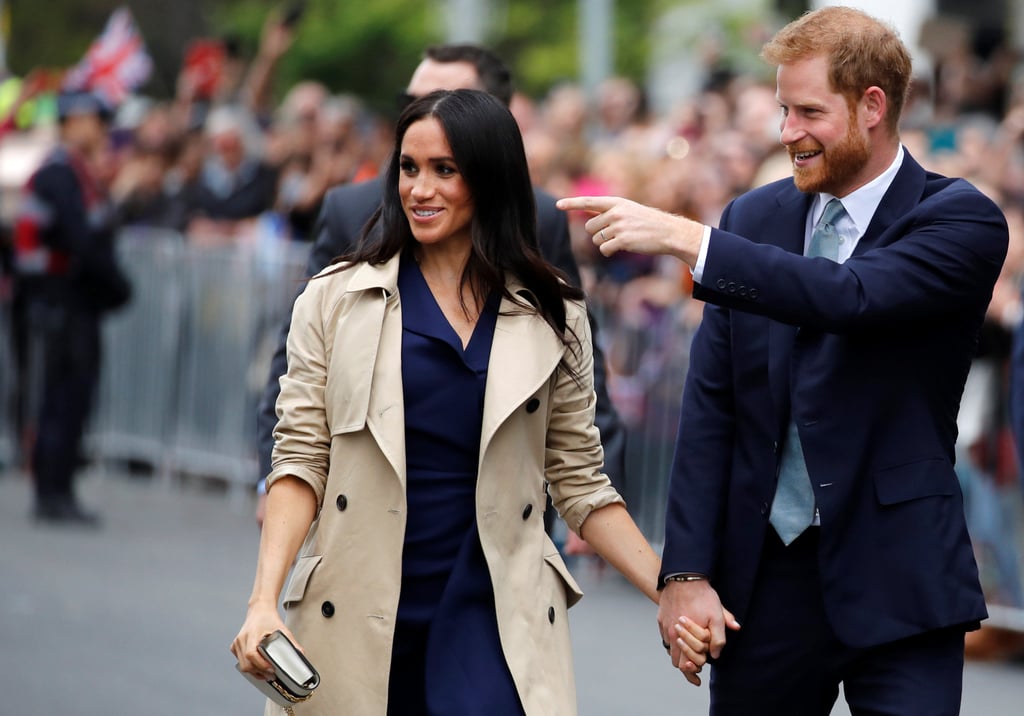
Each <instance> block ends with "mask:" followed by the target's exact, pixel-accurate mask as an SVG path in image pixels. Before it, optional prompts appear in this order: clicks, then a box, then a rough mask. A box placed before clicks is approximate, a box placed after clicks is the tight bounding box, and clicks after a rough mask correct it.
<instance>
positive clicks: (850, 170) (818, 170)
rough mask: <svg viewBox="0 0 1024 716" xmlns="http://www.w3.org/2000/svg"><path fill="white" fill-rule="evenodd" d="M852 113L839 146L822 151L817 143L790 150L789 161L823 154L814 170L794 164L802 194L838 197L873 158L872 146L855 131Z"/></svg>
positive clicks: (800, 145)
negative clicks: (812, 193)
mask: <svg viewBox="0 0 1024 716" xmlns="http://www.w3.org/2000/svg"><path fill="white" fill-rule="evenodd" d="M854 119H855V117H854V115H853V112H851V113H850V124H849V127H848V128H847V130H846V135H845V136H844V137H843V138H842V139H841V140H840V141H839V143H837V144H836V145H834V146H832V147H830V148H828V149H823V148H822V147H821V145H819V144H818V143H817V142H814V143H813V144H811V143H810V142H805V143H801V144H794V145H792V146H789V147H787V149H788V150H789V158H790V161H793V160H795V158H796V155H797V154H801V153H803V152H813V151H819V150H820V151H821V152H822V153H821V155H820V157H819V160H818V161H817V162H816V163H815V166H813V167H805V168H801V167H798V166H797V165H796V164H795V163H794V164H793V181H794V182H795V183H796V188H797V189H799V190H800V191H803V192H808V193H811V192H814V193H821V192H824V193H828V194H835V195H838V194H839V193H840V192H842V191H843V190H844V189H846V188H847V187H848V186H849V185H850V184H851V183H852V182H853V180H854V178H855V177H856V176H857V175H858V174H859V173H860V171H861V170H862V169H863V168H864V165H866V164H867V163H868V160H869V159H870V158H871V145H870V144H868V140H867V137H865V136H864V135H862V134H860V133H859V132H857V131H856V126H857V125H856V123H855V122H854Z"/></svg>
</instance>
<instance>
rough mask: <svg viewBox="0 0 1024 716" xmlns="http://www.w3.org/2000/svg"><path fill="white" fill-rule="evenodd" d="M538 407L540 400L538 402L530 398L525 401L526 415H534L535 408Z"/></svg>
mask: <svg viewBox="0 0 1024 716" xmlns="http://www.w3.org/2000/svg"><path fill="white" fill-rule="evenodd" d="M539 407H540V400H538V399H537V398H530V399H529V400H527V401H526V412H528V413H536V412H537V408H539Z"/></svg>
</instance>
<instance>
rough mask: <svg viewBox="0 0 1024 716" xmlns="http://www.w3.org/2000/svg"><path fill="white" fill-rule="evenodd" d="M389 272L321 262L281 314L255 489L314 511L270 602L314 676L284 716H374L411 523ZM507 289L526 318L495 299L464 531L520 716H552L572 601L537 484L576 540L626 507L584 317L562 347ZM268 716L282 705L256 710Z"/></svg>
mask: <svg viewBox="0 0 1024 716" xmlns="http://www.w3.org/2000/svg"><path fill="white" fill-rule="evenodd" d="M399 262H400V257H399V256H395V257H394V258H393V259H391V260H390V261H388V262H386V263H384V264H381V265H378V266H373V265H369V264H359V265H356V266H351V267H348V268H344V269H339V268H338V267H332V268H329V269H327V270H326V271H325V272H323V273H322V274H321V275H319V276H318V277H316V278H315V279H313V280H311V281H310V282H309V285H308V286H307V288H306V290H305V291H304V292H303V294H302V295H301V296H300V297H299V299H298V300H297V301H296V304H295V309H294V312H293V317H292V327H291V331H290V334H289V339H288V372H287V374H286V375H285V376H283V377H282V378H281V396H280V398H279V399H278V403H277V412H278V416H279V423H278V425H277V428H276V430H275V441H276V442H275V448H274V467H273V471H272V472H271V474H270V476H269V477H268V485H269V486H270V487H271V489H272V487H273V483H274V482H275V481H276V480H277V479H280V478H281V477H283V476H286V475H291V476H294V477H297V478H299V479H301V480H303V481H305V482H306V483H308V484H309V485H310V487H311V488H312V489H313V491H314V492H315V493H316V496H317V501H318V513H317V517H316V519H315V521H314V523H313V525H312V527H311V528H310V532H309V535H308V537H307V539H306V542H305V544H304V545H303V548H302V550H301V551H300V554H299V557H298V559H297V561H296V564H295V566H294V568H293V570H292V576H291V578H290V580H289V582H288V584H287V586H286V587H285V590H284V593H283V595H282V601H283V604H284V607H285V620H286V622H287V624H288V626H289V628H290V629H292V631H293V632H294V634H295V635H296V638H297V639H298V640H299V642H300V644H301V645H302V646H303V648H304V649H305V651H306V654H307V656H309V658H310V660H311V661H312V662H313V664H314V665H315V666H316V667H317V668H318V670H319V671H320V673H321V685H320V687H319V688H318V689H317V691H316V693H315V695H314V697H313V698H312V699H311V700H310V701H308V702H306V703H304V704H300V705H298V706H296V708H295V712H296V713H297V714H325V715H327V714H332V715H333V714H339V713H345V714H359V715H360V716H374V715H377V714H379V715H380V716H384V714H386V712H387V691H388V688H387V687H388V669H389V666H390V663H391V648H392V641H393V636H394V631H395V618H396V613H397V608H398V600H399V592H400V587H401V576H402V574H401V572H402V561H401V557H402V546H403V540H404V534H405V525H406V512H405V510H406V498H405V485H406V467H405V445H404V440H405V419H404V410H403V399H402V369H401V353H402V350H401V349H402V318H401V310H402V309H401V297H400V295H399V293H398V290H397V278H398V269H399ZM508 288H509V290H510V292H511V293H512V294H513V295H516V296H517V297H519V298H520V299H523V300H524V303H525V308H524V306H519V305H516V304H515V303H514V302H512V301H510V300H508V299H507V298H506V299H503V300H502V303H501V307H500V309H499V315H498V319H497V323H496V325H495V330H494V339H493V344H492V348H491V356H490V362H489V365H488V376H487V383H486V392H485V400H484V408H483V428H482V434H481V441H480V458H479V472H478V477H477V488H476V519H477V524H478V529H479V534H480V543H481V547H482V549H483V553H484V556H485V558H486V561H487V568H488V571H489V573H490V577H491V583H492V585H493V587H494V603H495V610H496V616H497V622H498V632H499V636H500V639H501V646H502V651H503V653H504V655H505V659H506V661H507V663H508V667H509V670H510V672H511V674H512V677H513V680H514V682H515V686H516V689H517V691H518V694H519V697H520V700H521V702H522V705H523V708H524V710H525V713H526V714H527V716H535V715H536V716H540V715H545V714H551V715H553V716H564V715H566V714H574V713H575V712H576V705H575V701H576V698H575V685H574V679H573V668H572V655H571V647H570V642H569V631H568V619H567V612H566V610H567V609H568V607H569V606H571V605H572V604H574V603H575V602H576V601H577V600H578V599H579V598H580V597H581V596H582V593H581V592H580V589H579V587H578V586H577V585H576V583H575V581H574V580H573V578H572V576H571V575H570V574H569V572H568V570H567V569H566V567H565V565H564V563H563V562H562V560H561V557H560V556H559V554H558V550H557V549H556V547H555V545H554V544H553V543H552V542H551V540H550V539H549V538H548V536H547V535H546V533H545V531H544V525H543V512H544V506H545V502H546V497H545V484H547V485H548V491H549V492H550V494H551V497H552V500H553V502H554V505H555V507H556V508H557V509H558V511H559V513H560V514H561V515H562V516H563V518H564V519H565V520H566V523H567V524H568V525H569V527H570V528H571V529H573V530H574V531H577V532H578V531H579V529H580V526H581V525H582V524H583V521H584V520H585V519H586V518H587V516H588V515H589V514H590V512H591V511H593V510H595V509H598V508H600V507H603V506H605V505H608V504H611V503H613V502H621V497H620V496H619V495H618V493H616V492H615V490H614V488H612V487H611V484H610V482H609V481H608V478H607V477H606V476H605V475H604V474H603V473H602V472H601V466H602V459H603V453H602V449H601V443H600V436H599V434H598V430H597V428H596V427H594V422H593V420H594V403H595V400H594V392H593V360H592V351H591V341H590V335H589V325H588V322H587V319H586V310H585V308H584V307H583V306H582V305H581V304H579V303H575V302H567V304H566V309H567V329H568V331H571V333H569V335H570V338H571V340H570V341H569V345H568V346H567V345H566V344H565V343H563V342H562V340H561V339H560V338H559V337H558V336H557V335H556V334H555V333H554V331H553V330H552V329H551V327H550V326H549V325H548V324H547V323H546V322H545V321H544V320H543V319H542V318H541V317H540V316H539V315H538V314H537V313H536V311H533V310H531V309H530V308H529V305H530V304H529V302H530V300H531V299H532V296H531V295H530V293H529V291H527V290H526V289H524V288H523V287H522V286H521V285H519V284H517V283H516V282H514V281H511V282H509V284H508ZM573 335H574V336H575V338H572V336H573ZM563 362H564V363H565V364H566V365H568V366H571V367H572V368H573V369H574V370H575V372H576V373H577V376H576V377H575V378H574V377H573V376H571V375H570V374H569V373H568V372H567V371H566V370H565V369H564V367H562V366H561V364H562V363H563ZM267 713H268V714H274V713H280V710H279V709H278V708H277V707H276V706H274V705H272V704H268V707H267Z"/></svg>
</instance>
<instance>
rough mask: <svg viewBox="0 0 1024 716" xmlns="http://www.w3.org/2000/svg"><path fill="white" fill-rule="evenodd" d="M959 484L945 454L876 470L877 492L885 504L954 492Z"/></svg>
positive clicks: (879, 499)
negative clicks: (944, 457) (943, 456)
mask: <svg viewBox="0 0 1024 716" xmlns="http://www.w3.org/2000/svg"><path fill="white" fill-rule="evenodd" d="M956 484H957V482H956V473H954V472H953V467H952V466H951V465H950V464H949V462H948V461H947V460H945V459H943V458H930V459H928V460H917V461H916V462H908V463H906V464H903V465H896V466H894V467H887V468H885V469H883V470H876V471H875V494H876V495H877V496H878V501H879V503H881V504H883V505H895V504H898V503H900V502H907V501H908V500H916V499H918V498H921V497H935V496H942V495H947V496H948V495H952V494H953V490H954V489H955V487H956Z"/></svg>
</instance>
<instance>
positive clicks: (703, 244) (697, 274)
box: [693, 226, 711, 283]
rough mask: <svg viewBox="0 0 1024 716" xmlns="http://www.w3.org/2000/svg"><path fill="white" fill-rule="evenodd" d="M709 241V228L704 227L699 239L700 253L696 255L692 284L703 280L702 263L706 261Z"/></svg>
mask: <svg viewBox="0 0 1024 716" xmlns="http://www.w3.org/2000/svg"><path fill="white" fill-rule="evenodd" d="M710 241H711V227H710V226H705V227H704V234H703V236H701V238H700V251H699V252H698V253H697V263H696V264H695V265H694V267H693V281H694V283H701V279H702V278H704V263H705V262H706V261H707V260H708V243H709V242H710Z"/></svg>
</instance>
